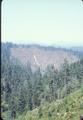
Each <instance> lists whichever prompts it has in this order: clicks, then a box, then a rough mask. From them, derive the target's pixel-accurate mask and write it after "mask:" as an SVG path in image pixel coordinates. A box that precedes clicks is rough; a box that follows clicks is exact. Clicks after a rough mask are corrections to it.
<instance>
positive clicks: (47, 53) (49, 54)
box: [2, 43, 83, 71]
mask: <svg viewBox="0 0 83 120" xmlns="http://www.w3.org/2000/svg"><path fill="white" fill-rule="evenodd" d="M3 47H7V49H10V59H11V60H13V59H16V60H18V61H19V62H21V64H23V65H24V66H26V65H31V68H32V70H33V71H34V70H35V69H37V68H38V67H40V69H41V70H44V69H46V67H47V66H48V65H54V67H55V69H58V68H59V67H60V66H61V65H62V64H63V63H64V60H65V59H66V60H67V61H68V62H69V63H73V62H76V61H78V60H79V52H77V51H76V50H73V49H71V48H70V49H67V48H61V47H53V46H42V45H37V44H32V45H24V44H19V45H18V44H12V43H2V48H3ZM79 49H80V48H79ZM7 51H8V50H7ZM81 53H82V54H83V52H82V51H81Z"/></svg>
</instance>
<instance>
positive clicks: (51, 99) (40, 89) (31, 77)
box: [1, 44, 83, 120]
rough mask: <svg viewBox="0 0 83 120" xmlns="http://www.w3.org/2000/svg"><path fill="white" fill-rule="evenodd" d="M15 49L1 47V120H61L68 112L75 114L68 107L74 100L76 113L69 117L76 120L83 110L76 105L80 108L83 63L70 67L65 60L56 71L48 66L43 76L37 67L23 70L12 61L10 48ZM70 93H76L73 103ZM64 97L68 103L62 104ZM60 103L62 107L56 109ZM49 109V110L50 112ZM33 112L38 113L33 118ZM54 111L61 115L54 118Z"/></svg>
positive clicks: (15, 60)
mask: <svg viewBox="0 0 83 120" xmlns="http://www.w3.org/2000/svg"><path fill="white" fill-rule="evenodd" d="M15 47H16V45H12V44H2V51H1V52H2V53H1V112H2V118H3V119H4V120H13V119H19V120H25V119H26V120H52V119H53V120H64V118H65V117H61V116H62V115H63V114H65V112H67V111H70V110H72V111H74V109H73V108H72V107H71V106H73V102H75V100H76V102H75V109H77V112H78V111H79V113H78V114H76V113H75V114H74V113H72V114H74V115H76V116H77V117H78V116H79V115H80V114H82V112H83V107H79V105H80V106H83V105H82V104H83V103H82V99H83V94H82V93H83V90H81V93H80V92H79V91H78V90H79V89H80V88H82V87H83V59H82V58H81V59H80V57H77V58H79V59H76V61H73V62H71V63H69V62H68V60H67V59H64V62H63V64H61V66H60V68H59V69H56V68H55V66H54V64H53V65H52V64H48V65H47V67H46V68H45V71H44V73H43V74H42V71H41V69H40V67H38V68H37V70H36V71H34V72H33V71H32V69H31V64H27V65H26V66H24V65H23V64H22V63H21V62H20V61H19V60H18V59H16V58H14V57H13V58H12V59H11V57H10V56H11V49H10V48H15ZM20 54H21V53H20ZM75 54H76V53H75ZM69 57H70V56H69ZM42 58H43V56H42ZM21 59H22V58H21ZM76 91H77V92H76ZM73 92H75V93H74V94H75V99H74V98H73V97H74V94H73ZM69 96H70V97H69ZM66 97H67V98H68V99H70V101H71V102H69V101H68V103H67V102H66V101H64V100H65V99H66ZM59 101H60V103H61V106H59V103H58V102H59ZM53 104H57V105H53ZM76 106H77V107H76ZM44 108H45V109H44ZM43 109H44V110H43ZM49 109H52V111H50V110H49ZM62 109H63V110H62ZM36 110H37V111H39V113H37V114H35V113H36ZM65 110H66V111H65ZM53 111H54V112H53ZM56 111H57V113H60V114H58V117H57V115H55V114H57V113H56ZM80 111H81V112H80ZM44 112H45V113H44ZM74 112H75V111H74ZM22 114H23V115H22ZM47 114H48V115H47ZM68 114H70V113H68ZM21 115H22V116H21ZM25 115H26V116H25ZM24 116H25V117H26V118H25V117H24ZM29 116H30V117H29ZM38 116H39V117H38ZM48 116H49V117H48ZM76 116H74V117H73V118H72V119H70V118H65V119H67V120H76V119H75V118H76ZM53 117H54V118H53Z"/></svg>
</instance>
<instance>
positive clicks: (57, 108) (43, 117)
mask: <svg viewBox="0 0 83 120" xmlns="http://www.w3.org/2000/svg"><path fill="white" fill-rule="evenodd" d="M82 89H83V88H82ZM82 114H83V91H82V90H77V91H76V92H74V93H72V94H70V95H69V96H68V97H65V98H64V99H63V100H57V101H56V102H55V101H53V102H52V103H50V104H49V103H45V104H44V105H41V106H40V107H38V108H36V109H34V110H32V111H28V112H27V113H24V114H23V115H21V116H19V117H18V118H17V119H16V120H79V118H80V115H82Z"/></svg>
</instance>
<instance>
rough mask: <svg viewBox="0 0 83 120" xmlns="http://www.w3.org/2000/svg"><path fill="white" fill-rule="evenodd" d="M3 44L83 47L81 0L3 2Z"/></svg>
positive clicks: (12, 0)
mask: <svg viewBox="0 0 83 120" xmlns="http://www.w3.org/2000/svg"><path fill="white" fill-rule="evenodd" d="M1 20H2V22H1V25H2V41H3V42H6V41H8V42H14V43H27V44H31V43H33V44H34V43H35V44H45V45H54V44H58V45H64V44H65V45H76V46H77V45H83V2H82V1H81V0H3V2H2V19H1Z"/></svg>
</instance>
